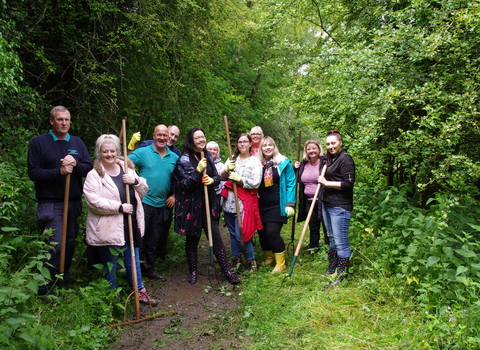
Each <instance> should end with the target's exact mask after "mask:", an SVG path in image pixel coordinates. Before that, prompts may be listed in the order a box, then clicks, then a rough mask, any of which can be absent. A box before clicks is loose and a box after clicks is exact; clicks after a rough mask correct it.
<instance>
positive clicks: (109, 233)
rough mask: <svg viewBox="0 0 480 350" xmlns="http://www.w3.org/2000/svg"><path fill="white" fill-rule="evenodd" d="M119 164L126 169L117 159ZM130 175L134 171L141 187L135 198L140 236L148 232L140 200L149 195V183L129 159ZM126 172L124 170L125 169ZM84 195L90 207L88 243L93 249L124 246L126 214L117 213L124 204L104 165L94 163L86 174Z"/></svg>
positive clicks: (138, 186)
mask: <svg viewBox="0 0 480 350" xmlns="http://www.w3.org/2000/svg"><path fill="white" fill-rule="evenodd" d="M117 163H118V164H119V165H120V166H121V167H122V168H124V162H123V160H122V159H117ZM128 168H129V172H130V171H133V173H134V175H135V177H136V178H137V179H138V182H139V183H138V185H136V186H133V188H134V189H135V198H136V199H137V203H138V205H137V212H136V215H137V217H136V218H137V225H138V229H139V231H140V236H143V234H144V232H145V220H144V213H143V206H142V203H141V199H142V197H143V196H145V194H146V193H147V191H148V185H147V181H146V180H145V179H144V178H143V177H139V176H137V174H136V173H135V169H134V165H133V162H132V161H131V160H130V159H128ZM124 169H125V168H124ZM83 193H84V194H85V199H86V201H87V205H88V214H87V229H86V236H87V237H86V239H87V243H88V244H90V245H93V246H103V245H114V246H123V245H125V243H126V242H125V235H124V227H123V214H122V213H119V212H118V208H119V207H120V205H121V204H122V202H121V201H120V194H119V193H118V188H117V186H116V185H115V183H114V182H113V180H112V178H111V177H110V176H109V175H108V174H106V173H105V169H104V167H103V165H102V163H101V162H100V161H99V160H98V159H96V160H95V162H94V163H93V169H92V170H91V171H90V172H89V173H88V174H87V178H86V180H85V184H84V185H83Z"/></svg>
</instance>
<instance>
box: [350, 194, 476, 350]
mask: <svg viewBox="0 0 480 350" xmlns="http://www.w3.org/2000/svg"><path fill="white" fill-rule="evenodd" d="M356 193H357V197H356V202H357V204H356V207H355V211H354V216H353V218H352V230H353V231H354V232H356V234H355V235H354V236H353V238H352V244H353V246H354V247H356V248H355V249H356V250H358V252H359V254H357V255H356V257H355V265H358V268H356V270H355V272H358V273H360V274H362V275H370V276H371V275H372V273H374V275H373V276H382V275H385V274H386V275H387V276H391V277H392V278H396V279H397V280H399V281H403V283H404V290H405V292H404V293H405V297H411V298H412V299H413V300H415V302H416V303H417V305H418V307H419V308H420V309H421V310H426V311H427V315H429V321H431V322H429V327H430V331H432V332H433V334H432V337H433V338H435V339H437V340H438V339H440V338H442V339H443V340H442V341H447V343H449V342H453V343H452V344H457V345H460V344H464V345H465V346H466V344H470V342H471V341H474V342H477V341H478V340H479V338H478V332H477V329H478V326H479V325H478V324H477V321H475V320H474V319H473V318H472V317H471V316H470V315H472V313H474V312H475V310H476V309H477V308H478V306H479V305H480V304H479V303H480V300H479V298H478V295H479V294H478V290H479V288H480V285H479V283H478V279H479V277H480V261H479V258H478V254H477V253H476V252H478V249H479V247H478V239H477V238H478V235H479V233H478V232H479V229H480V227H479V226H478V217H479V214H480V213H479V209H478V206H477V205H475V203H476V200H474V199H472V198H471V197H469V196H463V197H460V196H456V195H451V194H450V195H440V194H437V196H436V197H435V198H434V199H432V200H430V201H429V202H428V205H429V208H428V209H419V208H417V207H415V206H413V205H412V204H410V203H409V201H408V200H407V195H406V190H405V189H403V190H401V191H399V190H398V189H396V188H390V189H388V190H383V191H377V192H372V191H371V190H369V189H368V188H366V187H364V186H360V188H359V189H357V192H356ZM375 278H377V277H375ZM447 307H448V310H449V312H448V313H447V312H446V310H447V309H446V308H447ZM450 310H455V312H454V313H455V315H451V314H452V313H453V311H452V312H450ZM461 310H463V311H461ZM460 311H461V312H460ZM446 315H450V316H449V317H447V316H446ZM445 319H449V320H450V321H449V322H445ZM452 322H453V323H452ZM460 339H461V340H460ZM477 346H478V344H477Z"/></svg>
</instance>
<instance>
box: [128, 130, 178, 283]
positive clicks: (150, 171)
mask: <svg viewBox="0 0 480 350" xmlns="http://www.w3.org/2000/svg"><path fill="white" fill-rule="evenodd" d="M153 139H154V143H153V144H152V145H150V146H148V147H143V148H137V149H136V150H135V151H134V152H132V153H131V154H130V155H129V156H128V158H130V159H131V160H132V161H133V162H134V163H135V166H137V167H138V169H139V175H140V176H141V177H143V178H145V179H146V180H147V184H148V192H147V195H146V196H145V197H143V199H142V204H143V209H144V211H145V235H144V237H143V245H142V247H141V249H140V251H141V253H140V254H141V257H142V260H144V263H143V266H142V275H143V276H146V277H149V278H153V279H164V277H163V276H161V275H160V274H159V273H158V272H157V271H156V270H155V260H156V257H157V249H158V241H159V240H160V237H161V236H162V235H166V234H168V232H163V231H164V228H165V226H166V225H165V223H167V222H168V221H169V220H171V211H170V209H169V208H168V207H167V199H168V197H169V193H170V183H171V179H172V174H173V172H174V171H175V168H176V164H177V159H178V156H177V155H176V154H175V153H173V152H172V151H170V149H169V148H168V147H167V142H168V128H167V127H166V126H165V125H163V124H160V125H157V127H156V128H155V130H154V131H153ZM167 230H168V229H167Z"/></svg>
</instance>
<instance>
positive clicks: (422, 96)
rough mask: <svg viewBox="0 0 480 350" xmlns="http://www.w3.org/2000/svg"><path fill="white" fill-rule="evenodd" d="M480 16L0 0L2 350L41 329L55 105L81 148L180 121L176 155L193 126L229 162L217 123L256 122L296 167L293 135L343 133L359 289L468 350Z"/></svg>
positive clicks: (436, 7) (432, 10) (381, 8)
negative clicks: (390, 289) (39, 296)
mask: <svg viewBox="0 0 480 350" xmlns="http://www.w3.org/2000/svg"><path fill="white" fill-rule="evenodd" d="M479 5H480V4H479V2H478V1H472V0H469V1H466V0H437V1H434V0H360V1H352V0H333V1H332V0H329V1H326V0H278V1H268V0H257V1H255V0H251V1H241V0H229V1H224V0H208V1H207V0H177V1H175V0H171V1H169V0H163V1H162V0H139V1H129V0H125V1H109V0H101V1H100V0H80V1H79V0H62V1H49V0H41V1H38V0H36V1H15V0H10V1H7V0H0V104H1V109H0V114H1V118H0V201H1V203H0V227H1V229H2V231H1V232H0V238H1V240H0V281H1V286H2V287H0V303H3V304H4V307H3V308H2V311H0V321H1V326H0V333H1V335H0V344H2V343H5V344H9V345H11V344H13V345H12V346H14V347H15V344H17V343H15V342H18V344H30V345H31V344H34V343H35V341H38V339H39V337H40V336H39V334H43V335H44V334H46V332H47V331H46V330H45V329H43V328H42V327H44V326H43V325H42V324H41V322H38V315H37V314H36V311H35V306H34V302H33V301H32V300H34V295H35V291H36V288H37V287H38V283H41V281H42V277H41V273H42V264H41V262H40V259H41V257H42V255H41V254H44V253H38V252H39V251H40V252H42V250H41V249H40V248H41V247H42V243H41V242H42V240H41V238H42V236H41V235H42V233H39V232H38V231H39V230H38V228H37V227H36V225H35V223H34V220H33V219H34V210H35V200H34V192H33V186H32V183H31V182H30V181H29V180H28V177H27V175H26V154H27V149H28V142H29V140H30V139H31V138H32V137H34V136H36V135H38V134H41V133H44V132H46V131H47V130H48V129H49V123H48V112H49V110H50V109H51V108H52V107H53V106H55V105H59V104H61V105H65V106H67V107H68V108H69V109H70V111H71V114H72V129H71V133H72V134H74V135H76V136H79V137H81V138H82V139H83V140H84V141H85V144H86V145H87V147H89V149H92V148H93V145H94V141H95V139H96V138H97V137H98V136H99V135H100V134H102V133H118V132H119V129H120V127H121V120H122V119H123V118H125V117H127V118H128V137H130V135H131V134H132V133H133V132H135V131H141V133H142V139H148V138H150V135H151V133H152V131H153V128H154V127H155V125H157V124H159V123H163V124H167V125H169V124H176V125H178V126H179V127H180V129H181V130H182V134H181V136H180V141H179V143H181V140H182V138H183V135H185V133H186V131H187V130H188V129H189V128H191V127H193V126H200V127H202V128H204V129H205V130H206V133H207V138H208V140H215V141H217V142H218V143H219V144H220V145H221V148H222V156H223V158H224V159H225V155H226V153H227V152H226V149H227V147H226V137H225V130H224V127H223V123H222V117H223V116H224V115H228V116H229V121H230V131H231V134H232V135H236V134H237V133H239V132H244V131H247V130H249V129H250V128H251V127H252V126H254V125H260V126H261V127H262V128H263V130H264V132H265V134H267V135H270V136H272V137H273V138H274V139H275V140H276V141H277V143H278V145H279V148H280V150H281V152H282V153H284V154H286V155H288V156H289V157H290V158H291V159H295V158H296V145H297V132H298V131H299V130H301V131H302V136H303V141H305V140H307V139H309V138H316V139H319V140H320V141H321V142H322V143H323V141H324V136H325V134H326V131H328V130H330V129H334V128H335V129H339V130H340V132H341V133H342V134H343V135H344V141H345V147H346V148H347V149H348V151H349V153H350V154H351V155H352V156H353V157H354V159H355V162H356V165H357V183H356V192H355V211H354V217H353V219H352V240H353V242H352V243H353V245H354V246H355V247H356V248H355V249H356V251H357V255H356V257H355V259H357V266H358V267H357V268H356V270H355V273H356V274H357V276H359V280H362V278H363V281H370V280H369V278H379V276H381V278H394V279H395V280H397V281H399V284H398V285H396V286H395V289H396V290H401V291H402V292H401V295H402V297H404V298H406V299H409V300H414V303H415V307H416V308H418V309H417V310H430V315H432V314H434V315H436V316H435V317H437V318H435V320H437V321H438V320H439V319H441V317H443V316H444V314H445V312H446V311H445V310H447V309H446V308H447V305H448V307H449V308H450V309H448V310H449V312H450V310H451V309H454V310H458V311H459V312H463V313H462V315H463V316H461V315H457V316H456V317H455V320H457V321H458V323H456V325H458V327H451V325H448V327H450V328H445V327H444V326H442V322H440V321H439V322H437V323H435V322H433V321H432V320H428V322H430V321H432V322H433V323H428V322H427V323H428V324H429V325H432V326H431V328H430V329H429V332H428V334H429V338H428V339H427V341H426V343H425V344H427V345H425V346H433V347H435V346H438V344H444V345H442V346H443V347H441V348H468V349H473V348H478V347H479V343H480V336H479V334H478V331H477V330H476V329H479V328H480V327H479V325H478V320H476V317H474V316H475V315H478V311H479V309H480V306H479V299H478V295H479V288H480V283H479V277H480V261H479V258H478V252H479V246H478V235H479V231H480V224H479V219H478V218H479V210H480V209H479V206H478V199H479V194H480V193H479V189H480V172H479V166H480V149H479V145H480V129H479V121H480V114H479V108H480V103H479V102H480V96H479V92H480V77H479V70H480V40H479V34H480V6H479ZM302 143H303V142H302ZM44 234H47V233H43V235H44ZM38 254H40V255H38ZM372 266H374V268H372ZM372 271H374V272H372ZM370 282H371V281H370ZM370 282H368V283H370ZM365 283H366V282H365ZM372 283H373V282H372ZM376 283H380V284H381V283H382V282H379V281H377V280H374V284H376ZM432 317H433V316H432ZM39 327H40V328H39ZM45 327H47V326H45ZM40 338H42V337H40ZM32 339H33V340H32ZM42 339H43V340H44V341H45V342H47V343H46V345H45V346H46V348H48V347H49V344H51V343H48V342H49V341H50V340H48V337H43V338H42ZM439 339H440V340H439ZM18 344H17V346H18ZM428 344H430V345H428ZM432 344H433V345H432ZM445 344H446V345H445ZM30 345H29V346H30ZM31 346H33V345H31Z"/></svg>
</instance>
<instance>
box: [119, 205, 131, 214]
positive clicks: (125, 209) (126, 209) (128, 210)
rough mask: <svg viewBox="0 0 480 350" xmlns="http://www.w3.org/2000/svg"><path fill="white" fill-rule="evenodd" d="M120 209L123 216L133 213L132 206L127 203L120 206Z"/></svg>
mask: <svg viewBox="0 0 480 350" xmlns="http://www.w3.org/2000/svg"><path fill="white" fill-rule="evenodd" d="M122 209H123V213H124V214H132V213H133V205H131V204H128V203H123V204H122Z"/></svg>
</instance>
